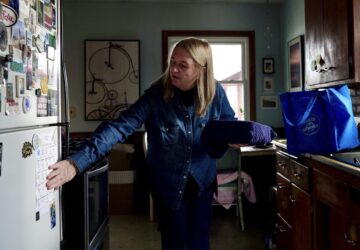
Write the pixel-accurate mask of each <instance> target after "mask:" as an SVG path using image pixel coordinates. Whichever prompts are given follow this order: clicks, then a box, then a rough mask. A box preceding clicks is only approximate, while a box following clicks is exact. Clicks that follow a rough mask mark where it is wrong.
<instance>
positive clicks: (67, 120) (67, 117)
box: [61, 63, 70, 159]
mask: <svg viewBox="0 0 360 250" xmlns="http://www.w3.org/2000/svg"><path fill="white" fill-rule="evenodd" d="M61 68H62V73H63V79H64V118H65V121H64V122H62V123H61V124H62V126H64V128H65V131H64V132H65V135H64V142H63V143H64V144H65V152H64V154H63V159H65V158H66V157H68V156H69V143H70V114H69V83H68V78H67V73H66V66H65V63H63V65H62V67H61Z"/></svg>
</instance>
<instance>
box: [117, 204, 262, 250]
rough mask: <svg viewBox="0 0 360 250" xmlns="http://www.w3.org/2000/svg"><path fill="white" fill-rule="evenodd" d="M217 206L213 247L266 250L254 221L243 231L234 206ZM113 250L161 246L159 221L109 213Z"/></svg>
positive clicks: (219, 249)
mask: <svg viewBox="0 0 360 250" xmlns="http://www.w3.org/2000/svg"><path fill="white" fill-rule="evenodd" d="M224 210H225V209H223V208H222V207H218V208H215V209H214V214H213V227H212V234H211V249H212V250H263V249H265V236H264V230H263V229H262V228H261V227H260V226H256V225H254V223H251V222H250V223H249V221H248V222H247V224H246V229H245V231H241V228H240V223H239V221H238V218H237V217H236V216H235V212H234V211H232V210H229V211H227V210H226V211H224ZM110 249H111V250H160V249H161V246H160V233H159V232H158V231H157V223H156V222H150V221H149V218H148V216H146V215H142V214H140V215H139V214H130V215H112V216H111V217H110Z"/></svg>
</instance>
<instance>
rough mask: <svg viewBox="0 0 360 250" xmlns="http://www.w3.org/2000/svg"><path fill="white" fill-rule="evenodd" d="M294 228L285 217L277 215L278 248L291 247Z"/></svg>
mask: <svg viewBox="0 0 360 250" xmlns="http://www.w3.org/2000/svg"><path fill="white" fill-rule="evenodd" d="M291 242H292V229H291V226H290V225H289V224H287V223H286V222H285V220H284V219H283V218H281V216H280V215H279V214H278V215H277V246H278V249H279V250H281V249H284V250H285V249H291Z"/></svg>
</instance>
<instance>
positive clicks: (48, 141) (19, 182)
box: [0, 127, 61, 250]
mask: <svg viewBox="0 0 360 250" xmlns="http://www.w3.org/2000/svg"><path fill="white" fill-rule="evenodd" d="M59 133H60V129H59V128H58V127H46V128H40V129H32V130H24V131H18V132H12V133H7V134H0V156H1V157H0V158H1V161H0V173H1V175H0V249H4V250H5V249H6V250H19V249H24V250H25V249H29V250H35V249H36V250H58V249H60V240H61V221H60V218H61V214H60V209H59V208H60V204H59V191H57V190H55V191H54V190H51V191H48V190H47V189H46V187H45V182H46V176H47V174H48V172H49V170H48V169H47V168H48V165H49V164H52V163H54V162H56V161H57V160H58V159H59V157H60V153H59V152H60V146H59V135H60V134H59Z"/></svg>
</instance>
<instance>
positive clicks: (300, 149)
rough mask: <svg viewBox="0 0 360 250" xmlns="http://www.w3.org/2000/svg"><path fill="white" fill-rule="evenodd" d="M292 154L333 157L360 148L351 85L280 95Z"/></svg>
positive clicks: (288, 143) (288, 146)
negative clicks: (330, 155) (341, 151)
mask: <svg viewBox="0 0 360 250" xmlns="http://www.w3.org/2000/svg"><path fill="white" fill-rule="evenodd" d="M280 101H281V105H282V114H283V120H284V127H285V134H286V137H287V150H288V152H289V153H290V154H293V155H299V154H302V153H312V154H329V153H334V152H338V151H340V150H344V149H351V148H355V147H357V146H359V139H358V129H357V126H356V122H355V119H354V114H353V110H352V103H351V97H350V91H349V88H348V87H347V85H342V86H338V87H333V88H328V89H325V90H313V91H301V92H287V93H283V94H281V95H280Z"/></svg>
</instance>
